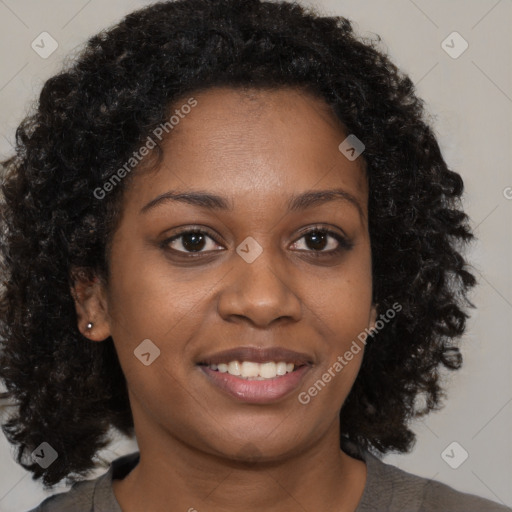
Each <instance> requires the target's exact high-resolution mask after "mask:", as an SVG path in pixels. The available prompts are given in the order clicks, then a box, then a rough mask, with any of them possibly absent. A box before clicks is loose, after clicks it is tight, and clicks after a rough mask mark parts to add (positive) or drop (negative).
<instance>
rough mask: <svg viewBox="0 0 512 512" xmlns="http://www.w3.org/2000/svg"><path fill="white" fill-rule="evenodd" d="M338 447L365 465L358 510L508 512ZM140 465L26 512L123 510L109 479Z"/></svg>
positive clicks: (116, 464)
mask: <svg viewBox="0 0 512 512" xmlns="http://www.w3.org/2000/svg"><path fill="white" fill-rule="evenodd" d="M342 448H343V450H344V451H345V452H346V453H348V454H350V455H351V456H353V457H356V458H359V459H361V460H364V462H365V463H366V466H367V478H366V485H365V488H364V492H363V496H362V498H361V501H360V502H359V505H358V507H357V510H356V512H506V511H508V512H512V508H508V507H506V506H504V505H499V504H497V503H494V502H492V501H489V500H486V499H483V498H479V497H478V496H474V495H472V494H465V493H462V492H459V491H456V490H455V489H452V488H451V487H449V486H447V485H445V484H442V483H440V482H436V481H433V480H429V479H427V478H422V477H419V476H416V475H412V474H411V473H407V472H405V471H403V470H401V469H398V468H397V467H395V466H392V465H389V464H386V463H384V462H382V461H381V460H380V459H378V458H377V457H375V456H374V455H372V454H371V453H370V452H368V451H366V450H361V449H359V448H358V447H356V446H355V445H353V444H352V443H350V442H349V441H342ZM138 461H139V453H138V452H135V453H131V454H129V455H124V456H123V457H119V458H118V459H116V460H114V461H113V462H112V464H111V465H110V469H109V470H108V471H107V472H106V473H105V474H104V475H102V476H100V477H98V478H96V479H95V480H85V481H82V482H78V483H76V484H74V485H73V487H72V488H71V489H70V490H69V491H67V492H64V493H60V494H56V495H54V496H50V497H48V498H47V499H46V500H44V501H43V502H42V503H41V504H40V505H39V506H38V507H36V508H35V509H32V510H31V511H29V512H122V510H121V507H120V506H119V503H118V502H117V500H116V497H115V495H114V493H113V491H112V480H113V479H122V478H124V477H125V476H126V475H127V474H128V473H129V472H130V471H131V470H132V469H133V468H134V467H135V466H136V465H137V463H138ZM170 510H172V509H170ZM333 512H335V511H333Z"/></svg>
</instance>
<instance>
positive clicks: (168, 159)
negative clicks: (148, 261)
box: [136, 88, 367, 206]
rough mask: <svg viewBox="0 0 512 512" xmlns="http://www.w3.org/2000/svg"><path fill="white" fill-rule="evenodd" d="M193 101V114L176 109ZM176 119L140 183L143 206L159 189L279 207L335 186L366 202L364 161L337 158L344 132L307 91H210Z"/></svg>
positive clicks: (198, 96)
mask: <svg viewBox="0 0 512 512" xmlns="http://www.w3.org/2000/svg"><path fill="white" fill-rule="evenodd" d="M191 97H193V99H194V100H195V102H196V105H195V107H194V108H192V109H188V108H187V109H183V110H181V107H182V106H183V105H185V104H189V103H190V101H189V100H190V98H191ZM184 112H187V113H186V114H184ZM173 113H181V115H180V116H179V122H178V123H177V124H176V125H175V126H174V128H173V129H172V131H171V132H170V134H169V135H168V136H167V137H166V138H164V139H163V141H162V143H161V146H162V149H163V158H162V160H161V162H160V164H159V166H158V167H157V168H156V170H155V172H151V173H149V174H145V173H143V174H142V176H143V177H144V179H143V180H142V181H140V182H139V183H137V186H136V189H137V192H138V193H137V195H138V198H139V200H140V202H143V201H146V202H147V201H150V200H151V199H152V196H156V195H158V194H160V193H162V192H163V191H164V189H179V190H180V191H184V190H197V189H202V190H209V191H212V192H214V193H216V194H220V195H224V196H226V197H228V198H229V197H232V198H233V199H234V202H235V206H236V203H237V201H238V202H240V201H241V200H243V201H247V199H248V198H249V197H250V198H251V201H252V202H253V203H258V202H261V201H267V202H268V201H271V202H272V201H280V202H282V200H283V199H285V198H288V197H289V196H290V195H292V194H298V193H301V192H303V191H305V190H312V189H326V188H339V187H342V188H344V189H347V191H348V192H349V193H351V194H353V195H355V196H358V197H359V199H360V200H361V203H362V204H365V202H366V195H367V180H366V172H365V166H364V160H363V159H362V158H358V159H356V160H355V161H350V160H349V159H347V158H346V157H345V156H344V155H343V154H342V153H341V152H340V150H339V145H340V143H341V142H342V141H343V140H344V139H345V138H346V137H347V135H348V133H347V132H346V130H345V129H344V127H343V125H342V123H341V122H340V121H339V120H338V119H337V118H336V116H335V115H334V113H333V112H332V110H331V109H330V107H329V106H328V105H327V104H326V103H325V102H324V101H323V100H322V99H319V98H318V97H316V96H313V95H312V94H310V93H308V92H305V91H302V90H300V89H293V88H279V89H264V90H260V89H249V90H241V89H231V88H213V89H209V90H206V91H202V92H199V93H197V94H191V96H190V97H184V98H182V99H181V100H179V101H176V102H175V103H174V105H173V107H172V109H171V112H170V115H172V114H173ZM175 119H177V117H176V118H175ZM136 181H139V180H137V178H136ZM236 198H238V199H236ZM244 204H246V203H244Z"/></svg>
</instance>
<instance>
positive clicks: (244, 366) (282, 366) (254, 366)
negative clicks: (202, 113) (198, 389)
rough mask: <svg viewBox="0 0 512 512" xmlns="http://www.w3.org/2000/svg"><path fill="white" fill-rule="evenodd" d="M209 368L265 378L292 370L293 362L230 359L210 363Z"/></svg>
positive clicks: (241, 375)
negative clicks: (258, 361)
mask: <svg viewBox="0 0 512 512" xmlns="http://www.w3.org/2000/svg"><path fill="white" fill-rule="evenodd" d="M209 368H210V369H212V370H217V371H219V372H220V373H229V374H230V375H236V376H237V377H240V378H242V379H250V380H265V379H275V378H276V377H280V376H282V375H286V374H287V373H291V372H293V370H294V368H295V365H294V364H293V363H285V362H283V361H280V362H278V363H275V362H274V361H269V362H267V363H261V364H260V363H254V362H252V361H243V362H242V363H240V362H239V361H230V362H229V363H227V364H226V363H220V364H211V365H209Z"/></svg>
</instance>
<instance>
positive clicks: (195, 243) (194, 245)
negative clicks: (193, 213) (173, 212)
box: [182, 233, 204, 251]
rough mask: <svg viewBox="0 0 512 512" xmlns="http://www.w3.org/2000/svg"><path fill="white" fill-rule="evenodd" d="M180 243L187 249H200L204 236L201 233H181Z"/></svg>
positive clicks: (202, 245)
mask: <svg viewBox="0 0 512 512" xmlns="http://www.w3.org/2000/svg"><path fill="white" fill-rule="evenodd" d="M182 244H183V247H185V249H187V251H194V250H201V249H202V248H203V247H204V237H203V235H202V234H201V233H187V234H186V235H183V242H182Z"/></svg>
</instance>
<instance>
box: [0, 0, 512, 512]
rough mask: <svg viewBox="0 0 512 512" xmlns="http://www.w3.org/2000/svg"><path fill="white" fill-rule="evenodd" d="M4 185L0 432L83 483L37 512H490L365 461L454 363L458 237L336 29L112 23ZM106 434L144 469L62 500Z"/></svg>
mask: <svg viewBox="0 0 512 512" xmlns="http://www.w3.org/2000/svg"><path fill="white" fill-rule="evenodd" d="M4 167H5V169H6V174H5V177H4V181H3V187H2V189H3V194H4V196H5V200H4V204H3V206H2V216H3V223H4V226H5V228H4V230H3V231H4V232H5V233H4V235H3V236H4V240H3V246H4V274H5V276H6V277H5V282H4V289H3V291H2V308H3V315H2V323H1V330H0V335H1V337H2V339H3V340H4V341H3V350H2V355H1V368H2V370H1V371H2V378H3V380H4V382H5V385H6V388H7V393H6V396H7V397H10V398H12V399H13V400H15V401H16V403H17V404H19V411H18V413H17V414H16V415H14V416H12V417H11V418H10V419H9V421H7V422H6V423H5V425H4V427H3V428H4V431H5V433H6V435H7V436H8V438H9V440H10V441H11V442H12V443H14V444H16V445H17V446H18V461H19V462H20V463H21V464H22V465H23V466H24V467H26V468H27V469H29V470H31V471H32V472H33V473H34V476H35V477H36V478H41V479H42V481H43V483H44V484H45V485H47V486H51V485H54V484H56V483H57V482H60V481H61V480H63V479H64V478H66V479H67V481H68V482H77V483H75V485H74V486H73V488H72V489H71V490H70V491H69V492H67V493H62V494H60V495H56V496H52V497H50V498H48V499H47V500H45V501H44V502H43V503H42V504H41V505H40V506H39V507H38V508H36V509H35V510H37V511H46V510H48V511H50V510H51V511H59V510H74V511H82V510H83V511H85V510H95V511H96V510H97V511H107V510H108V511H117V512H118V511H121V510H122V511H124V512H132V511H141V510H148V511H155V512H156V511H160V510H162V511H163V510H166V511H167V510H188V511H194V510H198V511H201V510H209V511H220V510H223V511H225V510H244V511H255V510H258V511H259V510H266V511H271V512H272V511H280V512H285V511H291V510H297V509H299V510H315V511H327V510H329V511H331V510H340V511H347V512H348V511H352V512H353V511H357V512H361V511H370V510H378V511H383V510H389V511H398V510H408V511H412V510H422V511H430V510H432V511H433V510H444V511H447V510H450V511H455V510H460V511H462V510H464V511H468V510H474V511H476V510H478V511H481V510H486V511H498V510H510V509H507V508H506V507H503V506H501V505H498V504H494V503H492V502H490V501H487V500H484V499H481V498H479V497H476V496H472V495H468V494H463V493H460V492H457V491H456V490H454V489H451V488H450V487H448V486H446V485H444V484H441V483H437V482H432V481H428V480H426V479H423V478H420V477H416V476H414V475H410V474H408V473H405V472H403V471H401V470H398V469H397V468H393V467H392V466H389V465H386V464H384V463H383V462H381V461H380V460H379V458H378V457H377V455H378V454H383V453H386V452H389V451H391V450H394V451H399V452H405V451H407V450H409V449H410V448H411V447H412V444H413V441H414V435H413V433H412V432H411V430H410V429H409V423H410V420H412V419H413V418H414V417H417V416H419V415H421V414H426V413H427V412H429V411H431V410H433V409H435V408H436V407H438V406H439V405H440V403H441V398H442V389H441V386H440V383H439V371H440V370H441V368H443V367H444V368H448V369H457V368H458V367H459V366H460V364H461V358H460V354H459V350H458V348H457V344H456V339H457V338H458V337H460V336H461V335H462V334H463V332H464V330H465V320H466V318H467V316H468V314H467V312H466V308H468V307H470V306H471V303H470V302H469V301H468V299H467V293H468V291H469V290H470V289H471V287H472V286H473V285H474V284H475V278H474V276H473V275H472V274H471V272H470V271H469V270H468V268H467V263H466V261H465V259H464V257H463V256H462V254H461V252H462V246H463V244H464V243H466V242H468V241H470V240H471V239H472V237H473V235H472V233H471V231H470V229H469V227H468V224H467V216H466V215H465V213H464V212H463V211H462V209H461V206H460V197H461V195H462V191H463V183H462V179H461V177H460V176H459V175H458V174H457V173H455V172H453V171H451V170H449V169H448V168H447V165H446V163H445V162H444V160H443V158H442V155H441V153H440V150H439V146H438V144H437V142H436V139H435V137H434V135H433V132H432V130H431V129H430V128H429V127H428V125H427V124H426V122H425V120H424V114H423V110H422V102H421V100H420V99H418V98H417V97H416V96H415V94H414V87H413V84H412V82H411V81H410V79H409V78H408V77H406V76H405V75H403V74H401V73H400V72H399V71H398V70H397V68H396V67H395V66H394V65H393V64H392V63H391V62H390V61H389V60H388V58H387V57H385V56H384V55H383V54H381V53H380V52H379V51H378V49H377V48H376V47H375V46H374V45H373V44H372V43H371V42H368V41H361V40H359V39H358V38H357V37H356V36H355V35H354V33H353V31H352V28H351V25H350V23H349V22H348V21H347V20H345V19H343V18H322V17H320V16H318V15H315V14H314V13H313V12H308V11H306V10H305V9H303V8H301V7H299V6H298V5H293V4H290V3H281V4H277V3H270V2H263V1H259V0H250V1H243V2H242V1H241V0H220V1H208V0H181V1H176V2H163V3H158V4H155V5H152V6H149V7H147V8H145V9H142V10H140V11H137V12H134V13H132V14H130V15H129V16H127V17H126V18H125V19H124V20H123V21H122V22H121V23H120V24H119V25H117V26H115V27H114V28H112V29H110V30H109V31H105V32H102V33H100V34H98V35H97V36H95V37H93V38H92V39H91V40H90V41H89V43H88V46H87V48H86V49H85V50H84V52H83V53H82V54H81V55H80V56H79V57H78V58H77V59H76V61H75V62H74V63H73V64H72V65H71V66H70V67H69V68H68V69H66V70H64V71H63V72H62V73H60V74H59V75H56V76H55V77H53V78H51V79H50V80H48V81H47V82H46V84H45V86H44V87H43V91H42V93H41V97H40V102H39V106H38V110H37V112H35V114H34V115H33V116H31V117H29V118H27V119H26V120H25V121H24V122H23V123H22V125H21V126H20V128H19V130H18V133H17V152H16V155H15V156H14V157H13V158H12V159H10V160H8V161H7V162H4ZM422 402H423V406H421V403H422ZM111 427H113V428H116V429H118V430H119V431H121V432H123V433H124V434H127V435H132V434H135V436H136V439H137V443H138V447H139V452H136V453H134V454H131V455H128V456H125V457H122V458H120V459H117V460H116V461H114V462H113V463H112V465H111V467H110V469H109V471H108V472H107V473H106V474H105V475H103V476H102V477H100V478H97V479H96V480H89V481H82V482H79V481H80V480H83V479H84V478H85V477H86V476H87V473H88V472H89V471H90V470H91V469H92V468H93V467H94V457H95V454H96V453H97V452H98V450H99V449H100V448H102V447H104V446H105V445H106V444H107V443H108V441H109V436H108V434H109V429H110V428H111Z"/></svg>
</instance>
